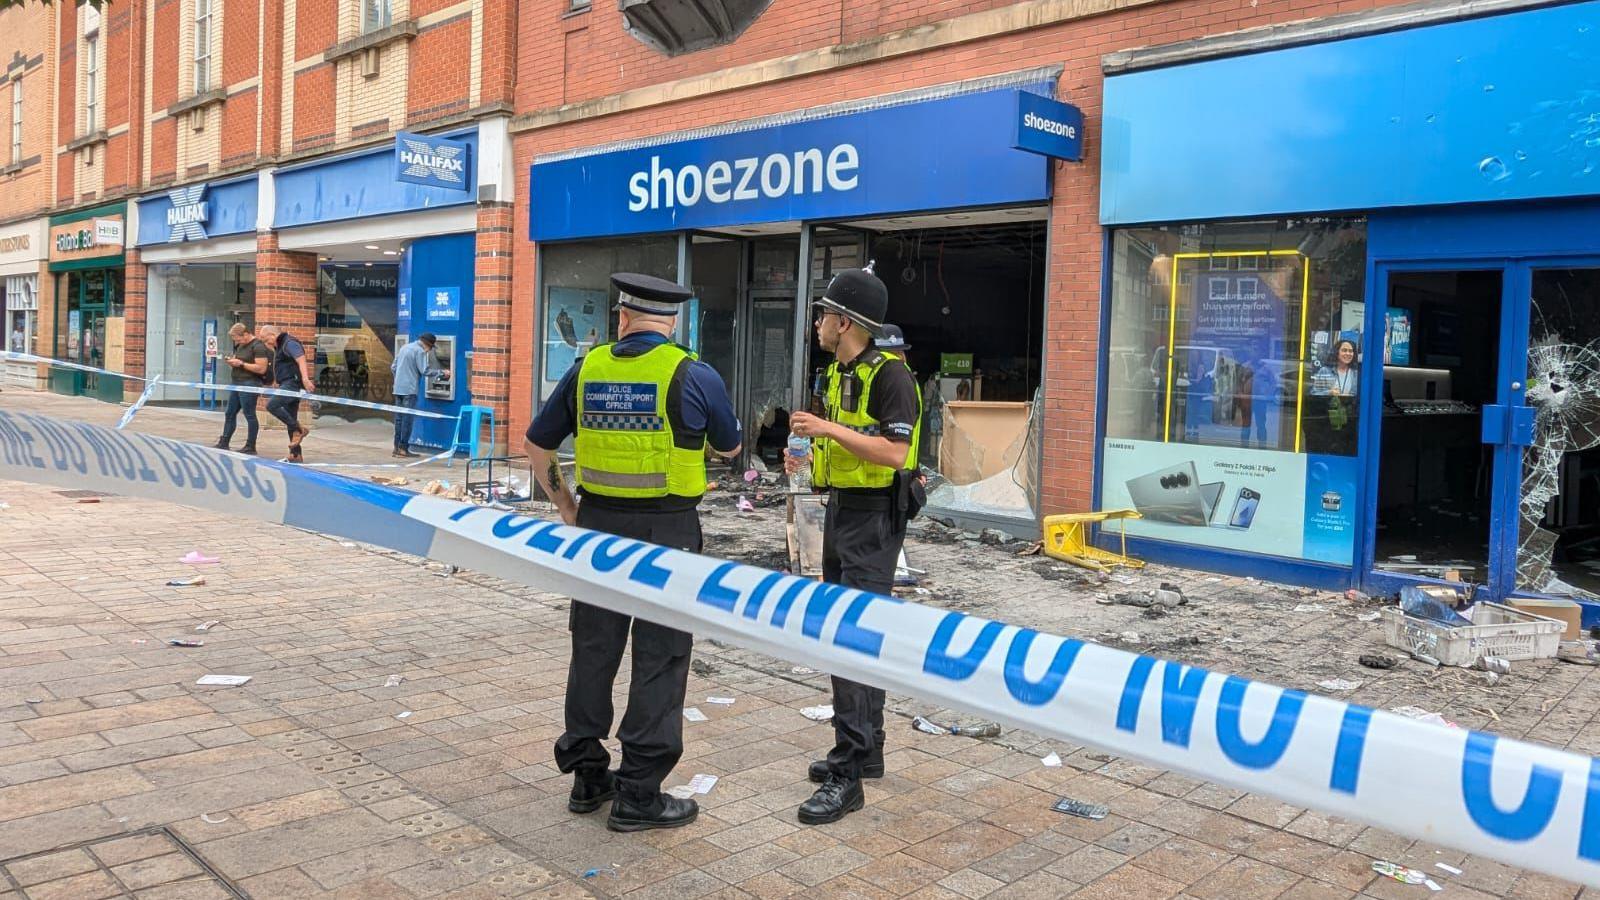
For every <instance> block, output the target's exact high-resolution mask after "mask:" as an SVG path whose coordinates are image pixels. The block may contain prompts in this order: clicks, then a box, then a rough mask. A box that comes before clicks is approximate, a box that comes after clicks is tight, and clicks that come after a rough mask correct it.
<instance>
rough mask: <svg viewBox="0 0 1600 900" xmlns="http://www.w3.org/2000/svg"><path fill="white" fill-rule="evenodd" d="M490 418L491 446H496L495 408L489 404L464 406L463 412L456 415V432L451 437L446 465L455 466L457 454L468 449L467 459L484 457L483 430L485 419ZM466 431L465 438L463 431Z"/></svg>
mask: <svg viewBox="0 0 1600 900" xmlns="http://www.w3.org/2000/svg"><path fill="white" fill-rule="evenodd" d="M485 418H487V419H488V420H489V446H490V447H493V446H494V410H493V409H490V408H489V407H487V406H470V405H469V406H463V407H461V413H460V414H459V415H458V416H457V417H456V433H455V435H454V437H452V438H451V443H450V456H449V457H448V458H446V459H445V462H444V464H445V466H446V467H449V466H453V465H455V461H456V454H457V453H460V452H461V451H463V450H465V451H467V459H468V460H474V459H482V458H483V455H482V451H483V447H482V444H481V443H480V441H481V433H482V431H483V420H484V419H485ZM463 431H465V432H466V434H465V439H463V435H462V432H463Z"/></svg>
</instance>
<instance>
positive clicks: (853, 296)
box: [786, 265, 921, 825]
mask: <svg viewBox="0 0 1600 900" xmlns="http://www.w3.org/2000/svg"><path fill="white" fill-rule="evenodd" d="M888 306H889V292H888V290H887V289H886V288H885V287H884V286H883V282H882V281H880V280H878V277H877V276H876V275H874V274H873V273H872V268H871V266H870V265H869V266H868V267H867V268H866V269H849V270H846V271H843V272H840V273H839V274H838V275H836V276H835V277H834V279H833V281H832V282H830V283H829V284H828V288H827V290H826V292H824V294H823V297H822V299H821V300H819V301H817V303H816V314H817V318H816V331H817V341H818V343H819V344H820V345H821V346H822V349H824V350H827V351H828V352H830V353H832V354H833V356H834V361H833V362H832V363H830V364H829V365H828V368H827V370H826V371H825V372H824V373H823V378H822V381H821V393H822V397H821V398H820V399H821V401H822V402H821V404H820V406H821V408H822V409H823V410H824V415H821V416H819V415H816V414H813V413H809V412H797V413H795V414H794V416H793V417H792V418H791V419H790V421H789V428H790V430H791V431H793V432H794V433H795V434H797V435H800V436H801V437H807V438H811V439H812V446H813V450H812V456H811V483H812V485H813V486H814V487H816V488H821V489H824V490H826V491H827V492H828V498H827V511H826V513H825V515H824V518H823V536H822V577H823V580H825V581H829V582H832V583H834V584H840V585H844V586H846V587H851V588H856V589H859V590H864V591H871V592H873V593H878V594H888V593H890V591H892V590H893V589H894V572H895V565H896V563H897V562H898V561H899V558H900V547H901V545H902V544H903V543H904V542H905V522H906V519H907V518H909V517H910V516H913V515H915V514H916V511H917V509H916V508H917V506H919V505H920V503H917V502H915V501H914V500H913V498H914V497H915V496H916V494H917V493H918V487H917V485H916V479H915V477H914V476H913V474H912V471H910V470H913V469H914V468H915V467H916V460H917V441H918V438H919V437H920V435H921V429H920V428H919V427H918V424H917V423H918V412H919V409H920V406H921V400H920V398H919V396H918V391H917V383H916V379H914V378H913V377H912V375H911V371H910V370H909V369H907V368H906V365H905V362H904V361H902V360H901V359H899V358H898V357H895V356H890V355H889V354H888V353H886V352H884V351H882V350H879V349H878V348H877V347H875V346H874V345H873V342H874V339H875V337H876V333H877V332H879V331H880V330H881V329H882V327H883V326H882V322H883V318H884V314H885V313H886V312H887V311H888ZM803 464H804V463H803V461H798V460H797V461H794V462H789V461H788V460H786V465H787V466H789V467H798V466H799V465H803ZM883 701H884V694H883V689H882V688H876V687H871V686H869V685H865V684H858V683H856V682H854V681H849V680H847V679H844V678H839V677H834V679H833V734H834V746H833V749H832V750H830V751H829V752H828V757H827V759H824V760H818V761H816V762H813V763H812V764H811V766H810V769H809V771H808V773H807V774H808V775H809V777H810V779H811V780H812V781H814V782H820V783H821V785H822V786H821V787H820V788H818V789H817V791H816V793H815V794H813V795H812V797H811V799H810V800H807V801H806V802H805V803H803V804H801V806H800V810H799V818H800V821H801V822H802V823H805V824H807V825H819V824H822V823H825V822H836V821H838V820H839V819H841V818H843V817H844V816H845V815H846V814H848V813H850V812H853V811H855V810H858V809H861V808H862V807H863V806H864V805H866V795H865V793H864V792H863V791H862V788H861V779H863V778H882V777H883V741H884V733H883Z"/></svg>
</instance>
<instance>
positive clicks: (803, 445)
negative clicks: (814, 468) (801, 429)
mask: <svg viewBox="0 0 1600 900" xmlns="http://www.w3.org/2000/svg"><path fill="white" fill-rule="evenodd" d="M787 452H788V454H789V457H790V458H791V459H792V460H794V461H796V462H801V463H804V465H802V466H801V467H800V468H799V469H797V470H796V471H793V472H790V473H789V492H790V493H793V494H809V493H811V465H810V459H811V439H810V438H808V437H801V436H800V435H798V434H790V435H789V449H788V451H787Z"/></svg>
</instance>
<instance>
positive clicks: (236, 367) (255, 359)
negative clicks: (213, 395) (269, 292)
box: [216, 322, 272, 453]
mask: <svg viewBox="0 0 1600 900" xmlns="http://www.w3.org/2000/svg"><path fill="white" fill-rule="evenodd" d="M228 339H229V340H231V341H233V354H232V355H231V356H229V357H228V359H227V362H228V368H229V369H230V370H231V371H229V372H228V380H229V381H230V382H231V383H233V384H236V385H244V386H247V387H262V386H264V385H266V384H269V383H271V381H272V379H271V378H270V377H269V376H268V375H267V366H268V365H269V364H270V363H271V360H272V353H271V351H269V350H267V345H266V344H263V343H261V341H260V340H258V339H257V338H256V336H255V335H253V334H251V333H250V329H249V328H247V327H245V324H244V323H243V322H235V323H233V327H232V328H229V329H228ZM240 412H243V413H244V421H245V426H246V428H245V438H244V446H243V447H240V448H239V451H240V452H241V453H254V452H256V435H257V434H258V433H259V432H260V431H261V423H260V422H258V421H256V395H255V394H251V393H247V392H245V391H228V407H227V410H226V411H225V412H224V413H223V414H222V415H223V418H222V437H220V438H218V439H217V443H216V448H217V449H218V450H227V449H228V444H229V443H231V442H232V441H233V430H234V428H235V426H237V425H238V422H239V413H240Z"/></svg>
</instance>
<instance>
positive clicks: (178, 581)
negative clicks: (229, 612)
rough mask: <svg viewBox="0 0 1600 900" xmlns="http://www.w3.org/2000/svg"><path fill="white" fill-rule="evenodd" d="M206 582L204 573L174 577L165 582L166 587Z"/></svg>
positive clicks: (191, 585) (189, 585) (195, 584)
mask: <svg viewBox="0 0 1600 900" xmlns="http://www.w3.org/2000/svg"><path fill="white" fill-rule="evenodd" d="M205 583H206V577H205V576H204V575H190V576H189V577H188V578H174V579H172V580H171V581H168V582H167V587H197V586H199V585H202V584H205Z"/></svg>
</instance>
